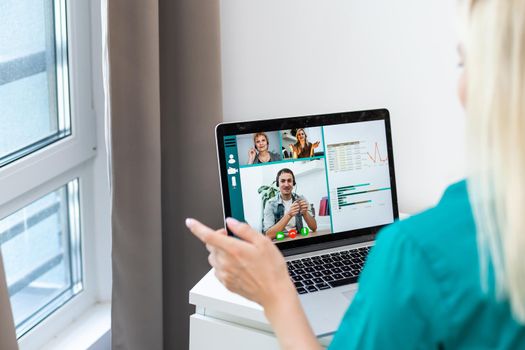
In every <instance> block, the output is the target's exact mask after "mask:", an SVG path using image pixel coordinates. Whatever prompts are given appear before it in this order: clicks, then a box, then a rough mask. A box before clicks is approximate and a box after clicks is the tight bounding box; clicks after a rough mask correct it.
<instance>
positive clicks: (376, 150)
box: [367, 142, 388, 163]
mask: <svg viewBox="0 0 525 350" xmlns="http://www.w3.org/2000/svg"><path fill="white" fill-rule="evenodd" d="M367 154H368V156H369V157H370V159H371V160H372V162H374V163H377V162H378V161H379V162H386V161H387V160H388V156H387V157H385V158H381V152H379V146H378V144H377V142H376V143H375V148H374V156H373V157H372V156H371V155H370V153H368V152H367ZM378 158H379V159H378Z"/></svg>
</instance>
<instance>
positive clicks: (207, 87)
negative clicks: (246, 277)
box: [103, 0, 222, 350]
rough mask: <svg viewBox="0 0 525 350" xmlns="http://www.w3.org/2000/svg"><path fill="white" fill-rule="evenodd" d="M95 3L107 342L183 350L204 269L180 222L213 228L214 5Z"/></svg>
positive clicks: (201, 253)
mask: <svg viewBox="0 0 525 350" xmlns="http://www.w3.org/2000/svg"><path fill="white" fill-rule="evenodd" d="M106 5H107V21H106V23H107V38H108V42H107V44H108V45H107V49H108V51H109V55H108V64H107V65H106V68H107V71H106V78H107V79H106V82H107V88H106V101H107V104H108V107H109V108H108V113H107V117H108V118H107V121H108V130H109V131H110V133H109V145H110V147H109V151H110V157H111V166H110V168H111V169H112V177H111V179H112V181H111V182H112V185H111V187H112V228H113V300H112V345H113V348H115V349H120V348H122V349H150V350H153V349H162V348H164V349H187V348H188V336H189V316H190V314H191V313H192V312H193V311H194V310H193V307H190V306H189V304H188V291H189V290H190V289H191V287H192V286H193V285H194V284H195V283H196V282H197V281H198V280H199V279H200V278H201V277H202V276H203V275H204V273H205V272H206V271H208V269H209V266H208V265H207V259H206V256H207V253H206V250H205V249H204V248H203V247H202V245H201V244H200V243H199V242H198V241H197V240H196V239H195V238H193V237H192V236H191V235H190V234H189V233H188V231H187V229H186V228H185V226H184V219H185V218H186V217H188V216H193V217H197V218H199V219H202V220H203V221H205V222H207V223H209V224H211V225H213V226H219V225H221V224H222V218H221V215H222V210H221V202H220V193H219V181H218V174H217V160H216V155H215V154H216V152H215V141H214V127H215V125H216V124H217V123H218V122H220V121H221V120H222V105H221V80H220V70H221V68H220V33H219V2H218V1H210V0H107V4H106ZM103 6H104V5H103Z"/></svg>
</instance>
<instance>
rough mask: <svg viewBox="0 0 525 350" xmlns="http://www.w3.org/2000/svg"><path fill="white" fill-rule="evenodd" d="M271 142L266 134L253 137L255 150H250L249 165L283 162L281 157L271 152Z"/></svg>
mask: <svg viewBox="0 0 525 350" xmlns="http://www.w3.org/2000/svg"><path fill="white" fill-rule="evenodd" d="M269 146H270V141H269V140H268V135H266V133H264V132H257V133H255V134H254V135H253V148H250V149H249V150H248V164H261V163H268V162H275V161H278V160H281V156H280V155H279V154H277V153H273V152H271V151H270V150H269Z"/></svg>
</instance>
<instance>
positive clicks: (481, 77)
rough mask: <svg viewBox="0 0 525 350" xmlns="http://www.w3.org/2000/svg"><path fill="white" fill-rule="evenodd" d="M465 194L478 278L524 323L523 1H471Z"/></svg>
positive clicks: (524, 5) (524, 73)
mask: <svg viewBox="0 0 525 350" xmlns="http://www.w3.org/2000/svg"><path fill="white" fill-rule="evenodd" d="M468 5H469V6H468V10H469V14H468V28H467V38H466V67H467V71H466V74H467V106H466V108H467V115H468V124H469V125H468V126H469V127H468V128H467V130H468V133H469V134H468V141H469V143H468V148H469V153H468V154H469V156H470V157H471V159H470V162H469V193H470V200H471V203H472V208H473V213H474V217H475V221H476V229H477V240H478V251H479V259H480V271H481V281H482V285H483V288H484V290H485V291H487V290H488V285H489V278H490V276H489V273H488V271H489V270H490V269H491V268H492V269H493V271H494V279H495V287H496V294H497V296H498V297H499V298H508V299H509V301H510V306H511V309H512V313H513V315H514V317H515V319H516V320H517V321H518V322H520V323H522V324H524V323H525V259H523V258H522V255H523V254H524V253H525V0H503V1H501V0H470V1H469V2H468Z"/></svg>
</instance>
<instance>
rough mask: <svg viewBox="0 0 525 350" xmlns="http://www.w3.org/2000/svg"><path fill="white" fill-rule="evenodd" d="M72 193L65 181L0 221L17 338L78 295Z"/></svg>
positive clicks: (76, 228) (76, 197)
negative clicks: (63, 184) (55, 188)
mask: <svg viewBox="0 0 525 350" xmlns="http://www.w3.org/2000/svg"><path fill="white" fill-rule="evenodd" d="M78 192H79V191H78V180H74V181H71V182H69V183H68V184H66V185H65V186H63V187H61V188H59V189H57V190H56V191H53V192H51V193H49V194H47V195H45V196H44V197H42V198H40V199H38V200H36V201H35V202H33V203H31V204H29V205H28V206H26V207H24V208H22V209H20V210H18V211H16V212H15V213H13V214H11V215H9V216H7V217H5V218H3V219H1V220H0V249H1V251H2V257H3V260H4V268H5V273H6V279H7V286H8V291H9V296H10V300H11V307H12V309H13V316H14V319H15V325H16V329H17V336H18V337H20V336H21V335H23V334H24V333H25V332H27V331H28V330H29V329H31V328H32V327H33V326H34V325H36V324H37V323H38V322H40V321H41V320H42V319H44V318H45V317H46V316H48V315H49V314H50V313H51V312H53V311H54V310H56V309H57V308H59V307H60V306H61V305H62V304H64V303H65V302H66V301H67V300H69V299H70V298H71V297H73V296H74V295H76V294H77V293H79V292H80V291H81V290H82V268H81V249H80V232H79V231H80V229H79V227H80V222H79V205H78V203H79V193H78Z"/></svg>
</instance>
